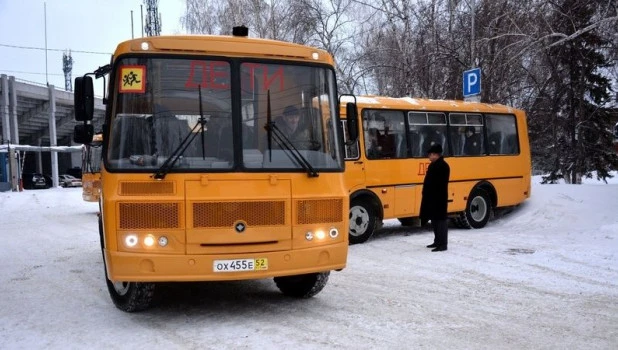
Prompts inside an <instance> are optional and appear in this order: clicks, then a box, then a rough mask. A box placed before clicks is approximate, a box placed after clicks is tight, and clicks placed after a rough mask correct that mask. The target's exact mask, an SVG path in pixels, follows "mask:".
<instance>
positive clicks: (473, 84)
mask: <svg viewBox="0 0 618 350" xmlns="http://www.w3.org/2000/svg"><path fill="white" fill-rule="evenodd" d="M480 94H481V69H480V68H474V69H470V70H467V71H465V72H463V96H464V97H468V96H475V95H480Z"/></svg>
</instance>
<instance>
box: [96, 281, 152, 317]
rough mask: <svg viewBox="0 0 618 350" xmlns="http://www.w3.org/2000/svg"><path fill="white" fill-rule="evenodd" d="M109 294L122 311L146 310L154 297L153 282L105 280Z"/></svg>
mask: <svg viewBox="0 0 618 350" xmlns="http://www.w3.org/2000/svg"><path fill="white" fill-rule="evenodd" d="M107 289H108V290H109V295H110V296H111V298H112V301H113V302H114V305H116V307H117V308H119V309H120V310H122V311H126V312H135V311H142V310H146V309H147V308H149V307H150V305H151V303H152V300H153V298H154V292H155V284H154V283H150V282H113V281H110V280H109V279H108V280H107Z"/></svg>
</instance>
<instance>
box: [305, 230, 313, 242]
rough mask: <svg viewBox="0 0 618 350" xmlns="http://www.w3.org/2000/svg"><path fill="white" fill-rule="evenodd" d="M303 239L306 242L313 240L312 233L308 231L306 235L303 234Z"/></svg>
mask: <svg viewBox="0 0 618 350" xmlns="http://www.w3.org/2000/svg"><path fill="white" fill-rule="evenodd" d="M305 239H306V240H308V241H311V240H313V232H311V231H308V232H307V233H305Z"/></svg>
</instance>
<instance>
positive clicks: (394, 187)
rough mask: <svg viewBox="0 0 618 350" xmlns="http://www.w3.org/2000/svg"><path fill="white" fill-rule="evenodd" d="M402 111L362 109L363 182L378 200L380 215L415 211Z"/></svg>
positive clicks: (406, 136)
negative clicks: (363, 139)
mask: <svg viewBox="0 0 618 350" xmlns="http://www.w3.org/2000/svg"><path fill="white" fill-rule="evenodd" d="M404 116H405V114H404V112H403V111H397V110H380V109H376V110H368V109H366V110H364V111H363V122H362V126H363V136H364V137H365V142H364V153H365V162H366V164H364V168H365V182H366V186H367V188H370V189H371V190H372V191H373V192H374V193H375V194H376V195H377V196H378V197H379V198H380V201H381V202H382V209H383V211H384V217H409V216H413V215H414V214H415V211H416V210H415V205H414V203H415V202H416V187H417V186H418V185H416V184H414V183H413V182H412V181H411V180H412V179H413V177H412V176H411V172H412V171H413V169H411V167H412V164H413V163H414V160H413V159H410V153H411V151H410V148H409V142H408V133H407V132H406V126H405V123H404Z"/></svg>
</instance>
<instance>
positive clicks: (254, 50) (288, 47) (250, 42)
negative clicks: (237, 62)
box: [114, 35, 334, 65]
mask: <svg viewBox="0 0 618 350" xmlns="http://www.w3.org/2000/svg"><path fill="white" fill-rule="evenodd" d="M144 43H147V44H148V45H147V46H146V45H144ZM144 47H145V48H146V49H144ZM135 52H141V53H144V52H148V53H172V52H173V53H183V54H198V55H215V56H217V55H222V56H232V57H256V56H257V57H263V58H276V59H288V60H302V61H307V62H319V63H326V64H330V65H334V61H333V58H332V56H331V55H330V54H329V53H328V52H326V51H324V50H321V49H317V48H313V47H310V46H304V45H299V44H294V43H289V42H284V41H277V40H269V39H259V38H249V37H242V36H226V35H170V36H151V37H144V38H139V39H132V40H127V41H124V42H122V43H120V44H118V47H117V48H116V51H115V52H114V56H115V57H117V56H119V55H121V54H127V53H135Z"/></svg>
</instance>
